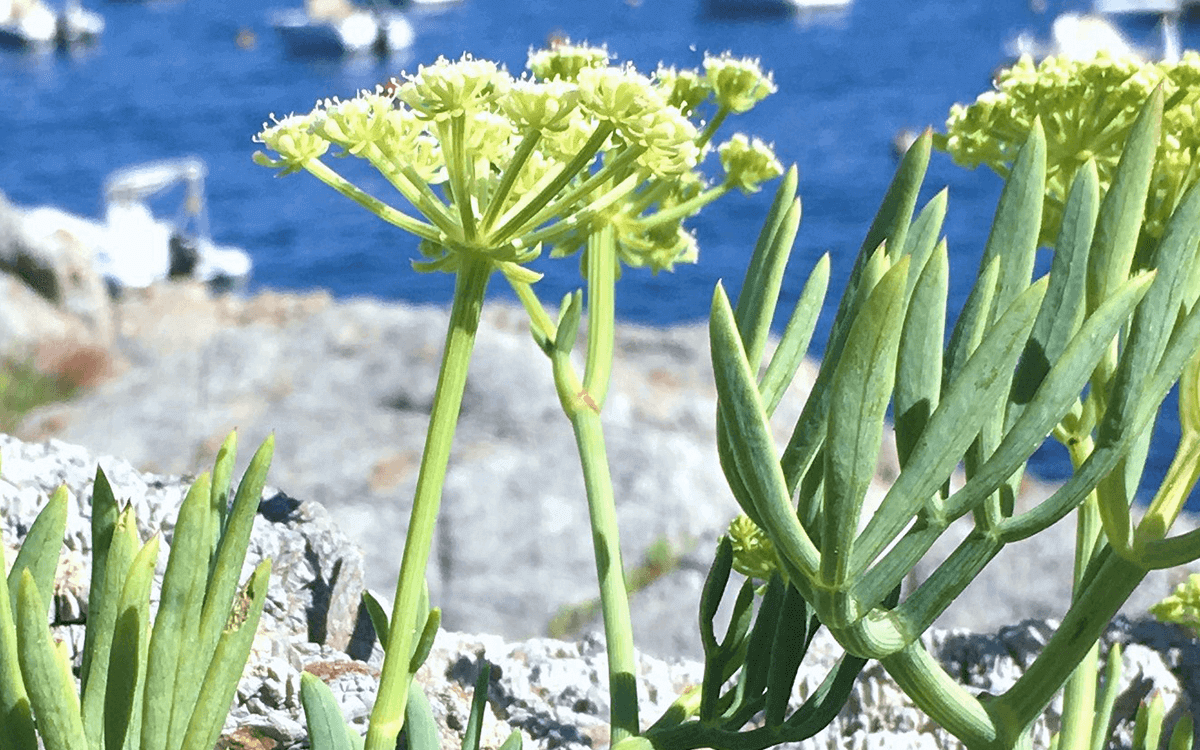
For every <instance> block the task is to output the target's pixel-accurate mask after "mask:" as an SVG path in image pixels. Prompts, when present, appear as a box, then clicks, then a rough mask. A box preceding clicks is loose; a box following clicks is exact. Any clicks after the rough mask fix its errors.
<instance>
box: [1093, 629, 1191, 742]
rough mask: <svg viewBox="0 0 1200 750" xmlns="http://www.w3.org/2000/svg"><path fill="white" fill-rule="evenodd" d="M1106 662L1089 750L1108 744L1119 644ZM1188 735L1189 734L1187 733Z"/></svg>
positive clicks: (1118, 672)
mask: <svg viewBox="0 0 1200 750" xmlns="http://www.w3.org/2000/svg"><path fill="white" fill-rule="evenodd" d="M1106 661H1107V662H1108V663H1107V664H1106V665H1105V667H1104V685H1103V687H1102V688H1101V689H1102V690H1103V692H1102V693H1101V694H1100V700H1099V701H1098V702H1097V704H1096V719H1095V721H1093V722H1092V737H1091V743H1090V747H1091V750H1104V748H1105V746H1106V745H1107V744H1108V730H1109V725H1110V724H1111V722H1112V713H1113V706H1114V705H1116V702H1117V695H1118V694H1119V693H1120V691H1121V644H1120V643H1113V645H1112V647H1111V648H1109V649H1108V656H1107V657H1106ZM1189 734H1190V732H1189Z"/></svg>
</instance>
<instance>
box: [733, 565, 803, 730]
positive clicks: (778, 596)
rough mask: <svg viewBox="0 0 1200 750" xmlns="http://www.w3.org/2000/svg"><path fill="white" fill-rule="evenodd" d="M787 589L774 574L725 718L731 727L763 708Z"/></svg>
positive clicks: (755, 620) (761, 606)
mask: <svg viewBox="0 0 1200 750" xmlns="http://www.w3.org/2000/svg"><path fill="white" fill-rule="evenodd" d="M787 588H788V587H787V585H786V584H785V583H784V582H783V578H782V577H781V576H780V575H779V574H778V573H775V574H773V575H772V576H771V579H770V580H769V581H768V582H767V585H766V591H765V592H764V593H763V595H762V600H761V601H760V602H759V605H758V614H757V615H755V618H754V626H753V627H752V628H751V629H750V637H749V639H748V640H747V641H746V655H745V658H744V659H743V662H742V665H741V669H740V670H739V672H738V682H737V687H736V694H735V698H734V701H733V703H732V704H731V705H730V706H729V708H727V709H726V710H725V716H727V717H731V719H730V723H737V724H741V723H744V722H745V721H748V720H749V719H750V718H751V717H752V716H753V714H755V713H757V711H758V710H759V708H760V707H761V705H762V701H761V700H760V699H761V697H762V695H763V692H764V691H765V690H766V688H767V677H768V673H769V669H770V667H771V664H772V663H773V660H774V659H775V654H774V653H773V652H772V648H771V647H772V645H773V644H772V641H773V640H774V638H775V631H776V629H777V628H778V626H779V617H780V613H781V611H782V608H783V600H784V594H785V592H786V589H787ZM793 624H794V623H793Z"/></svg>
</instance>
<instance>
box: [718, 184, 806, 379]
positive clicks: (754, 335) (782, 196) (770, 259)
mask: <svg viewBox="0 0 1200 750" xmlns="http://www.w3.org/2000/svg"><path fill="white" fill-rule="evenodd" d="M796 182H797V173H796V168H795V166H793V167H792V168H791V169H789V170H788V172H787V174H786V175H785V176H784V178H783V179H782V180H780V183H779V188H778V189H777V190H776V191H775V201H774V203H773V204H772V205H771V210H770V212H768V214H767V218H766V221H765V222H764V223H763V228H762V231H761V232H760V234H759V236H758V243H757V244H756V245H755V248H754V254H753V255H752V256H751V257H750V264H749V266H748V267H747V268H746V278H745V280H744V281H743V282H742V290H741V292H740V293H739V295H738V304H737V307H736V308H735V310H734V317H735V319H736V320H737V324H738V330H739V331H740V332H741V334H742V342H743V345H744V346H745V348H746V354H747V358H748V359H749V361H750V364H751V366H752V368H753V369H754V370H755V371H756V372H757V371H758V367H759V363H760V361H761V359H762V352H763V347H764V346H765V345H766V343H767V336H768V334H769V333H770V329H771V322H772V320H773V319H774V317H775V306H776V304H777V302H778V300H779V288H780V286H781V285H782V284H783V271H784V268H785V267H786V266H787V261H788V257H789V256H790V255H791V249H792V242H793V241H794V240H795V239H796V230H797V228H798V227H799V226H800V213H801V212H800V201H799V199H797V198H796V197H795V195H796Z"/></svg>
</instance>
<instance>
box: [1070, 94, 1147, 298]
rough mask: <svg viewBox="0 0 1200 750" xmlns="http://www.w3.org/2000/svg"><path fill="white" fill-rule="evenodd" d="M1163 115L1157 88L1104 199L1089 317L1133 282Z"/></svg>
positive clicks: (1091, 262) (1090, 265)
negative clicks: (1129, 280)
mask: <svg viewBox="0 0 1200 750" xmlns="http://www.w3.org/2000/svg"><path fill="white" fill-rule="evenodd" d="M1162 112H1163V96H1162V89H1161V88H1157V89H1155V91H1154V93H1153V94H1152V95H1151V96H1150V98H1149V99H1148V100H1147V101H1146V104H1145V105H1144V106H1143V107H1142V110H1141V112H1140V113H1139V114H1138V117H1137V120H1136V121H1135V122H1134V124H1133V128H1132V130H1131V131H1130V133H1129V138H1128V139H1127V140H1126V141H1125V149H1124V150H1123V151H1122V152H1121V160H1120V162H1119V163H1118V164H1117V171H1116V173H1115V174H1114V176H1113V181H1112V185H1111V187H1109V189H1108V193H1107V194H1105V196H1104V202H1103V204H1102V205H1101V207H1100V217H1099V221H1098V223H1097V225H1096V236H1095V239H1094V240H1093V242H1092V249H1091V254H1090V257H1089V259H1088V311H1089V312H1091V311H1092V310H1095V309H1096V308H1097V307H1099V306H1100V303H1101V302H1103V301H1104V300H1105V299H1107V298H1108V295H1109V291H1110V290H1111V289H1113V288H1115V287H1116V286H1117V285H1118V284H1119V283H1121V282H1122V281H1124V280H1125V279H1126V278H1127V277H1128V276H1129V272H1130V267H1131V265H1132V263H1133V256H1134V253H1135V251H1136V250H1137V242H1138V234H1139V233H1140V231H1141V228H1142V219H1143V216H1144V214H1145V208H1146V194H1147V192H1148V191H1149V188H1150V175H1151V173H1152V171H1153V169H1154V153H1155V150H1156V149H1157V148H1158V138H1159V135H1158V134H1159V126H1160V124H1161V122H1162Z"/></svg>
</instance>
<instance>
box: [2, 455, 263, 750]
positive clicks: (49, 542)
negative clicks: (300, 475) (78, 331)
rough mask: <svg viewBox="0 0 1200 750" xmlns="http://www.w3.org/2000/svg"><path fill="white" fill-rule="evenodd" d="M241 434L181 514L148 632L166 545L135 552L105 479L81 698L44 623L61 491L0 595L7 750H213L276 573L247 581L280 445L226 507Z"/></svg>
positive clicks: (127, 516) (125, 516) (62, 512)
mask: <svg viewBox="0 0 1200 750" xmlns="http://www.w3.org/2000/svg"><path fill="white" fill-rule="evenodd" d="M236 450H237V436H236V433H232V434H230V436H229V437H228V438H227V439H226V440H225V442H224V444H222V446H221V448H220V451H219V452H218V453H217V461H216V464H215V466H214V469H213V472H212V474H211V475H209V474H207V473H206V474H201V475H200V476H199V477H197V479H196V481H195V483H194V484H193V485H192V487H191V489H190V490H189V491H188V493H187V496H186V498H185V499H184V501H183V504H182V506H181V507H180V510H179V517H178V520H177V522H176V524H175V529H174V532H173V537H172V540H171V552H170V556H169V557H168V560H167V567H166V573H165V575H164V576H163V582H162V591H161V596H160V598H159V602H158V607H157V613H156V614H155V616H154V618H153V623H151V618H150V610H151V601H150V592H151V582H152V580H153V578H154V570H155V566H156V563H157V560H158V552H159V544H160V542H159V536H158V535H157V534H155V535H154V536H153V537H151V538H150V540H149V541H147V542H146V543H145V544H141V543H140V541H139V539H138V529H137V518H136V517H135V515H134V512H133V508H132V507H126V508H124V509H122V508H121V507H120V504H119V503H118V501H117V499H116V497H115V496H114V495H113V491H112V488H111V487H110V486H109V484H108V479H107V478H106V477H105V476H104V472H103V471H102V470H100V468H99V467H97V469H96V480H95V483H94V485H93V488H92V520H91V532H92V566H91V567H92V570H91V584H90V588H89V594H88V617H87V627H86V631H85V635H84V645H83V652H82V659H83V662H82V665H81V667H80V671H79V687H78V690H77V688H76V682H75V677H74V675H73V673H72V669H71V664H70V662H69V659H68V654H67V651H66V645H65V644H63V643H56V642H55V640H54V638H53V636H52V634H51V632H50V628H49V625H48V622H47V611H48V609H49V607H50V605H51V603H52V595H53V592H54V582H55V570H56V568H57V567H58V560H59V552H60V550H61V548H62V539H63V531H64V529H65V527H66V522H67V503H68V496H67V490H66V488H65V487H63V488H60V489H59V490H58V491H57V492H55V493H54V495H53V496H52V497H51V498H50V499H49V501H48V502H47V504H46V507H45V508H43V509H42V511H41V512H40V513H39V514H38V517H37V520H36V521H34V523H33V525H32V526H31V527H30V529H29V533H28V535H27V536H26V537H25V541H24V543H23V544H22V545H21V549H20V552H19V553H18V554H17V557H16V560H15V561H14V562H13V567H12V570H11V572H10V573H9V575H8V581H7V585H6V586H0V750H32V749H33V748H38V747H44V748H45V749H46V750H101V748H103V749H104V750H211V748H212V747H213V745H214V743H215V742H216V741H217V737H218V736H219V734H220V732H221V726H222V725H223V723H224V721H225V717H226V715H227V714H228V713H229V705H230V703H231V701H232V700H233V695H234V691H235V690H236V688H237V685H238V681H239V680H240V679H241V677H242V669H243V667H244V666H245V664H246V659H247V658H248V656H249V654H250V646H251V642H252V641H253V638H254V633H255V631H256V630H257V629H258V620H259V617H260V615H261V614H262V609H263V603H264V601H265V600H266V595H267V578H268V576H269V575H270V571H271V562H270V560H264V561H263V562H262V563H260V564H259V565H258V566H257V567H256V568H255V570H254V572H253V573H252V574H251V576H250V578H249V580H248V581H247V582H246V583H245V585H244V586H242V587H240V588H239V586H238V577H239V575H240V574H241V571H242V564H243V562H244V561H245V557H246V549H247V545H248V544H249V539H250V530H251V528H252V527H253V524H254V517H255V515H256V513H257V511H258V503H259V499H260V498H261V497H262V490H263V484H264V482H265V480H266V475H267V469H268V467H269V466H270V463H271V456H272V453H273V452H274V439H273V438H267V440H266V441H265V442H264V443H263V445H262V446H261V447H260V448H259V449H258V451H257V452H256V453H255V455H254V458H253V459H252V460H251V461H250V465H249V467H248V468H247V470H246V473H245V474H244V475H243V477H242V481H241V482H240V483H239V485H238V488H237V493H236V495H235V497H234V498H233V501H232V504H230V487H231V479H232V476H233V464H234V458H235V453H236Z"/></svg>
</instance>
